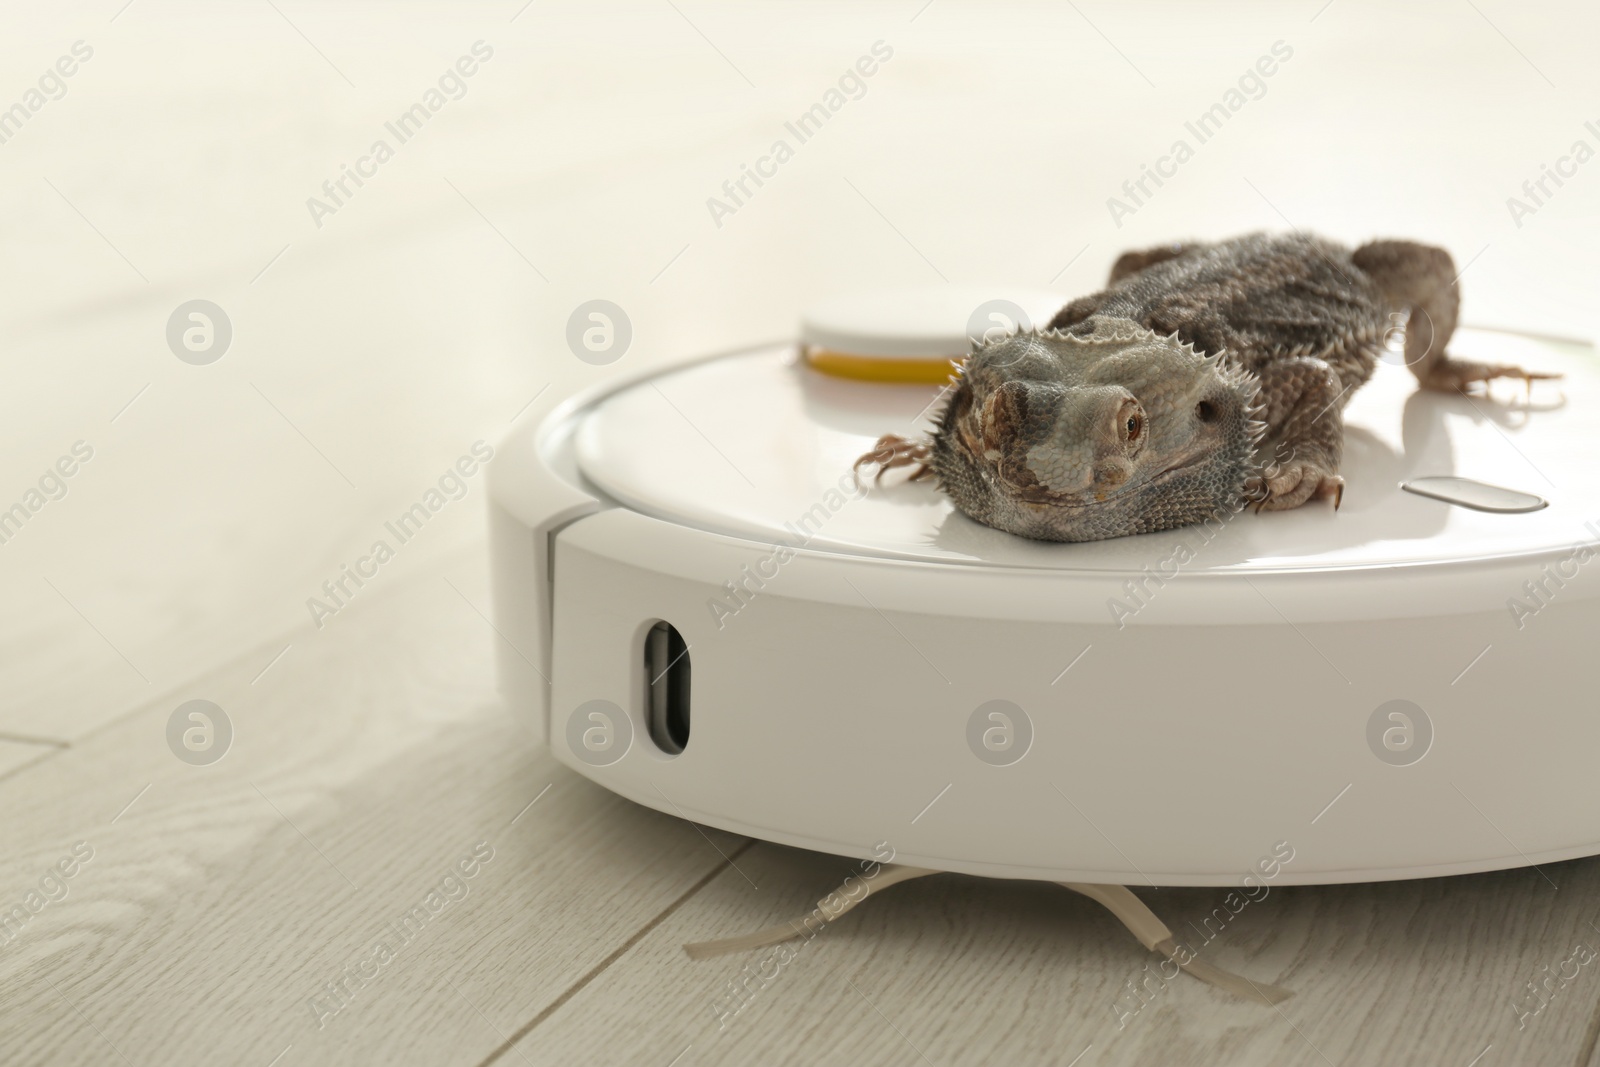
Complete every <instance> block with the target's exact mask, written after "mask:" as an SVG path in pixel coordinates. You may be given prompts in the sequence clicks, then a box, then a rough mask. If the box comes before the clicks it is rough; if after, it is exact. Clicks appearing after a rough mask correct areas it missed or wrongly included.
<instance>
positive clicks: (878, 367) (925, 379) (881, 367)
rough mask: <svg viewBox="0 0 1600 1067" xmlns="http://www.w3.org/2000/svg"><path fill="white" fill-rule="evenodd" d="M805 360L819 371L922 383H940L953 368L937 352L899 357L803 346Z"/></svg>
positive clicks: (864, 377)
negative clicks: (923, 355)
mask: <svg viewBox="0 0 1600 1067" xmlns="http://www.w3.org/2000/svg"><path fill="white" fill-rule="evenodd" d="M806 362H807V363H809V364H811V366H812V367H813V368H815V369H816V370H819V371H821V372H822V373H823V374H831V375H833V376H834V377H836V378H854V379H856V380H857V381H864V382H897V383H907V382H915V383H923V384H930V385H942V384H944V383H945V382H946V381H948V380H949V378H950V375H951V373H952V371H953V370H954V368H953V367H952V366H951V362H952V361H951V360H950V359H948V358H945V357H941V356H930V357H927V358H920V357H913V358H910V359H901V358H898V357H892V356H855V355H850V354H849V353H847V352H834V351H831V350H829V349H826V348H808V349H806Z"/></svg>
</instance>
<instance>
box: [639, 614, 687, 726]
mask: <svg viewBox="0 0 1600 1067" xmlns="http://www.w3.org/2000/svg"><path fill="white" fill-rule="evenodd" d="M644 679H645V708H646V714H645V719H646V721H647V722H648V723H649V725H650V740H651V741H654V742H655V746H656V747H657V748H659V749H660V750H661V751H663V752H665V753H666V754H667V755H669V756H676V755H677V754H678V753H680V752H682V751H683V750H684V749H685V748H686V747H687V746H688V744H689V647H688V645H686V644H685V643H684V640H683V635H682V634H680V633H678V630H677V627H675V626H673V625H672V624H671V623H669V622H658V623H656V624H655V625H654V626H652V627H650V629H649V630H648V631H646V632H645V635H644Z"/></svg>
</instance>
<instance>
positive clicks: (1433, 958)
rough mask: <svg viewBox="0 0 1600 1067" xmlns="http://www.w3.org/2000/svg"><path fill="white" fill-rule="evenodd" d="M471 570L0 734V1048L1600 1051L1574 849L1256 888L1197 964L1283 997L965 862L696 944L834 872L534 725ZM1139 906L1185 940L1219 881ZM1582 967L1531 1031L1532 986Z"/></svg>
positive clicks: (365, 1054)
mask: <svg viewBox="0 0 1600 1067" xmlns="http://www.w3.org/2000/svg"><path fill="white" fill-rule="evenodd" d="M486 586H487V581H486V577H485V564H484V561H483V559H482V556H481V553H477V552H472V553H468V554H466V555H458V556H456V557H454V558H452V559H451V560H450V561H449V562H448V563H446V564H445V565H442V566H438V567H434V568H432V569H431V570H428V571H427V572H426V573H419V574H417V575H415V576H413V577H411V578H409V579H408V580H407V581H405V582H403V583H400V584H397V585H396V586H394V587H392V588H391V589H390V590H388V591H387V592H386V593H385V594H383V595H382V596H381V597H378V598H375V599H374V600H372V601H371V602H369V603H367V604H364V605H357V606H355V607H353V608H352V610H351V611H350V612H348V613H347V614H341V616H340V619H339V623H340V625H339V626H337V627H331V626H330V627H329V628H328V629H327V630H325V631H324V632H322V633H321V634H319V635H318V636H317V637H316V638H315V639H313V640H307V641H304V642H303V643H302V644H301V645H300V646H297V652H299V653H300V654H298V655H296V656H295V657H293V658H292V659H290V658H286V659H285V660H284V662H282V663H280V664H278V665H277V666H276V667H275V668H274V669H273V671H271V672H270V673H268V674H266V675H265V676H262V677H260V678H259V680H258V681H256V682H255V683H254V684H252V681H251V679H252V678H254V677H256V676H257V675H258V674H259V672H260V665H261V664H262V663H263V662H265V659H266V658H268V657H270V655H271V654H272V652H273V651H274V650H275V649H276V648H277V647H279V646H276V645H271V644H269V645H267V646H263V648H261V649H258V650H255V651H253V652H252V653H250V654H248V655H246V656H243V657H241V658H240V659H239V660H238V661H237V662H235V663H233V664H231V665H230V666H227V667H225V668H223V669H221V670H219V671H217V672H216V673H214V674H212V675H211V676H209V677H206V678H203V679H199V680H197V681H196V682H195V683H194V684H193V685H192V686H190V687H187V688H186V689H185V690H184V691H182V692H179V693H175V694H171V695H169V696H168V697H166V698H163V699H161V700H158V701H155V702H152V703H150V704H147V705H146V706H144V707H142V708H140V709H138V710H137V711H136V712H134V713H132V714H128V715H125V716H123V717H121V718H119V719H117V720H115V721H113V722H111V723H109V724H108V725H106V726H104V727H103V728H101V729H99V730H97V731H95V732H92V733H91V734H89V735H87V736H85V737H83V738H81V739H79V740H77V741H75V742H74V743H73V744H72V745H71V746H70V747H65V746H60V747H57V746H42V745H34V744H24V743H21V742H5V743H4V744H3V745H0V755H4V756H5V758H6V759H7V760H8V761H9V763H8V764H6V765H4V766H0V773H3V777H0V812H3V813H4V819H3V826H0V841H3V846H4V847H3V850H0V893H3V896H0V902H3V904H4V906H5V908H6V909H8V910H9V909H10V908H11V906H12V905H14V904H23V905H24V907H26V906H27V904H26V902H27V898H28V894H29V893H30V892H31V891H36V890H37V891H39V892H40V894H41V896H40V897H36V898H34V900H35V902H36V903H37V902H38V901H40V900H44V901H46V902H45V903H44V904H43V906H42V908H40V910H39V911H38V912H37V913H36V914H33V913H30V914H29V915H28V918H27V920H26V922H24V923H21V924H14V926H13V929H12V930H11V931H10V933H11V934H12V935H13V936H11V938H10V940H9V941H8V942H6V943H3V944H0V1004H3V1005H4V1013H5V1025H4V1027H3V1028H0V1063H5V1064H7V1065H12V1064H16V1065H23V1064H51V1065H54V1064H79V1063H95V1064H99V1063H106V1064H119V1063H127V1064H139V1065H142V1064H147V1063H148V1064H190V1063H195V1064H201V1063H205V1064H211V1063H239V1064H256V1065H260V1067H268V1065H275V1067H300V1065H305V1064H316V1063H327V1064H348V1063H392V1064H459V1065H464V1067H479V1065H487V1064H491V1063H504V1064H511V1063H527V1064H545V1063H550V1064H565V1063H575V1062H594V1063H627V1064H659V1065H662V1067H666V1065H668V1064H678V1065H680V1067H686V1065H690V1064H712V1063H796V1064H800V1063H905V1064H916V1063H929V1064H959V1063H991V1062H1004V1063H1019V1064H1027V1063H1041V1064H1043V1063H1052V1064H1065V1063H1073V1062H1076V1063H1079V1064H1081V1065H1083V1067H1093V1065H1096V1064H1143V1063H1157V1062H1160V1063H1172V1064H1197V1065H1198V1064H1273V1065H1280V1064H1308V1065H1311V1064H1357V1063H1362V1064H1366V1063H1408V1064H1441V1065H1443V1064H1457V1065H1461V1067H1467V1065H1469V1064H1479V1065H1482V1067H1491V1065H1495V1064H1512V1063H1538V1064H1560V1065H1567V1064H1572V1065H1584V1064H1590V1063H1592V1062H1594V1059H1595V1039H1596V1027H1597V1026H1600V1012H1597V1008H1600V980H1597V979H1596V975H1595V972H1596V970H1600V968H1596V967H1593V966H1583V967H1576V965H1574V964H1567V965H1566V966H1565V967H1563V961H1564V960H1566V959H1568V958H1570V957H1571V955H1572V950H1573V947H1574V946H1575V945H1577V944H1580V943H1581V944H1583V945H1585V946H1594V945H1597V944H1600V929H1597V927H1596V925H1595V923H1596V921H1597V920H1600V909H1597V908H1596V907H1595V904H1596V901H1597V900H1600V862H1595V861H1581V862H1573V863H1567V864H1561V865H1558V866H1555V867H1551V868H1547V869H1546V870H1545V874H1547V875H1548V876H1549V879H1550V880H1549V881H1546V879H1545V878H1544V877H1543V876H1542V875H1541V874H1539V873H1538V872H1535V871H1532V870H1525V871H1511V872H1504V873H1498V874H1489V875H1482V876H1477V877H1467V878H1454V879H1439V880H1431V881H1421V882H1410V883H1398V884H1387V885H1357V886H1345V887H1335V888H1278V889H1274V890H1273V891H1272V892H1271V894H1270V895H1269V896H1268V897H1267V898H1265V899H1263V900H1261V901H1259V902H1257V903H1254V904H1252V905H1250V906H1249V907H1248V908H1247V910H1246V911H1244V912H1242V913H1241V914H1240V915H1239V916H1238V918H1237V919H1235V920H1234V921H1233V922H1232V923H1231V924H1230V925H1229V926H1228V927H1227V928H1226V929H1225V931H1224V932H1223V933H1222V934H1221V935H1219V936H1218V937H1217V939H1216V941H1214V942H1213V943H1212V946H1211V948H1210V949H1209V952H1210V953H1211V958H1212V959H1213V960H1214V961H1215V962H1217V963H1218V964H1220V965H1222V966H1226V967H1230V968H1233V969H1236V970H1238V971H1241V972H1243V973H1245V974H1247V975H1249V976H1251V977H1253V978H1255V979H1257V980H1262V981H1270V982H1273V983H1277V984H1279V985H1282V986H1286V987H1288V988H1290V989H1292V990H1294V991H1295V993H1296V996H1295V997H1294V998H1292V999H1291V1000H1289V1001H1288V1002H1286V1003H1285V1004H1283V1005H1282V1006H1280V1007H1279V1008H1268V1007H1262V1006H1258V1005H1254V1004H1247V1003H1242V1002H1240V1001H1238V1000H1235V999H1232V998H1230V997H1228V996H1227V995H1225V994H1223V993H1220V992H1218V991H1216V990H1214V989H1211V988H1209V987H1206V986H1203V985H1201V984H1199V983H1198V982H1195V981H1194V980H1192V979H1189V978H1187V977H1180V978H1179V979H1177V980H1175V981H1172V982H1170V983H1168V982H1162V981H1161V980H1160V978H1159V977H1152V976H1154V975H1155V974H1156V972H1155V968H1154V966H1153V964H1154V962H1155V957H1152V956H1150V955H1149V954H1147V953H1146V952H1145V951H1144V950H1143V949H1142V948H1140V947H1139V945H1138V944H1137V943H1136V942H1134V941H1133V939H1132V938H1131V937H1129V936H1128V935H1127V933H1126V932H1125V931H1123V930H1122V928H1121V927H1120V926H1119V925H1118V924H1117V923H1116V922H1115V921H1114V920H1112V919H1111V917H1110V916H1109V915H1108V914H1107V913H1105V912H1103V911H1102V910H1100V909H1099V908H1098V906H1096V905H1094V904H1093V903H1091V902H1090V901H1088V900H1086V899H1083V898H1080V897H1078V896H1076V895H1074V894H1071V893H1068V892H1067V891H1065V890H1062V889H1059V888H1057V887H1053V886H1049V885H1040V884H1031V883H1019V882H991V881H985V880H982V879H976V878H967V877H958V876H952V875H942V876H938V877H934V878H929V879H925V880H921V881H915V882H911V883H908V884H906V885H902V886H897V887H894V888H892V889H889V890H887V891H885V892H884V894H883V895H882V896H881V897H875V898H874V899H872V900H870V901H869V902H868V903H867V904H866V905H865V906H863V907H862V908H860V909H858V910H857V911H856V912H854V913H852V914H851V915H849V916H847V917H845V918H842V919H841V920H839V921H838V922H837V923H836V924H834V925H833V926H831V927H829V928H827V929H826V930H825V931H824V932H823V933H821V934H819V935H818V936H817V937H816V938H815V939H814V940H812V941H810V942H807V943H805V944H803V945H802V946H800V947H799V949H798V951H797V953H796V954H795V956H794V957H793V959H791V960H788V961H787V962H786V963H785V965H783V966H781V967H775V966H774V965H772V964H771V963H767V964H763V963H762V957H763V954H762V953H761V952H759V951H758V952H755V953H751V954H749V955H745V956H728V957H722V958H716V959H711V960H703V961H698V962H697V961H691V960H690V959H688V958H687V957H686V956H685V955H684V953H683V951H682V949H681V945H682V943H683V942H685V941H691V940H699V939H705V938H711V937H720V936H727V935H730V934H734V933H740V932H744V931H745V930H747V929H750V928H753V927H756V926H761V925H765V924H767V923H770V922H774V921H778V920H781V919H785V918H790V917H793V916H796V915H799V914H802V913H804V912H805V911H807V910H808V909H809V907H810V906H811V904H812V902H814V901H815V899H816V898H817V897H818V896H820V895H821V894H823V893H824V892H826V891H828V890H829V889H831V888H832V887H833V885H834V884H835V883H836V882H837V881H838V880H839V879H841V878H842V876H843V875H844V874H845V873H847V872H848V868H849V864H848V863H847V862H846V861H844V860H841V859H838V858H836V857H830V856H822V855H817V854H813V853H806V852H801V851H797V850H794V849H788V848H781V847H777V846H773V845H770V844H766V843H760V842H752V841H747V840H743V839H740V838H736V837H733V836H731V835H728V834H724V833H721V832H719V831H715V830H710V829H706V828H701V827H697V826H694V825H692V824H690V823H686V822H683V821H681V820H679V819H675V818H672V817H669V816H666V815H662V814H660V813H657V812H654V811H650V810H647V809H644V808H640V807H637V806H635V805H633V804H631V803H629V802H626V801H623V800H620V799H618V798H616V797H614V796H612V795H611V794H609V793H607V792H605V791H604V790H601V789H599V788H598V787H596V786H594V785H592V784H591V783H589V782H588V781H587V780H585V779H583V778H581V777H579V776H577V775H575V774H573V773H571V772H569V771H567V770H566V769H565V768H563V767H561V766H560V765H558V764H556V763H555V762H554V761H553V760H552V759H551V758H550V756H549V755H548V754H547V753H546V752H544V751H543V750H542V749H539V748H537V747H535V746H534V745H532V744H531V743H529V742H527V741H526V739H525V738H523V737H522V736H521V735H520V734H518V733H517V732H516V731H515V729H514V728H513V726H512V725H511V723H510V721H509V718H508V716H507V715H506V714H505V710H504V709H503V708H502V707H501V706H500V705H499V703H498V702H497V699H496V697H495V694H494V693H493V690H492V678H493V671H492V658H493V653H494V648H493V642H494V641H495V640H496V638H495V637H494V634H493V633H492V631H491V630H490V629H489V628H488V627H487V626H486V625H485V623H484V621H483V619H482V618H480V617H479V616H478V614H477V613H476V612H475V611H474V610H473V604H474V603H476V604H486V603H487V596H488V591H487V587H486ZM452 587H453V588H452ZM463 600H466V601H468V602H467V603H464V602H463ZM195 697H203V698H205V699H209V700H213V701H215V702H216V703H217V704H219V705H220V706H221V707H223V708H224V709H225V711H226V712H227V713H228V715H229V718H230V720H231V722H232V724H233V729H234V737H233V740H232V743H231V748H230V749H229V751H228V752H227V754H226V756H225V757H224V758H222V759H221V760H220V761H218V762H216V763H214V764H212V765H209V766H191V765H188V764H186V763H184V762H180V761H179V760H178V759H177V758H175V756H174V755H173V753H172V751H171V750H170V749H169V747H168V743H167V740H166V729H167V722H168V718H169V716H170V715H171V712H172V710H173V708H174V707H175V706H176V705H177V703H179V702H180V701H182V700H186V699H190V698H195ZM6 768H9V769H6ZM75 849H76V850H77V851H76V853H75V851H74V850H75ZM85 854H88V855H89V857H90V858H88V859H87V860H86V861H82V862H77V863H73V862H70V861H72V860H73V859H74V858H76V859H79V860H81V859H82V856H83V855H85ZM63 860H68V861H69V863H68V866H69V867H71V868H72V869H73V872H74V873H73V875H72V877H70V878H50V877H48V876H49V875H50V872H51V871H52V870H56V869H57V865H58V864H59V863H60V862H61V861H63ZM463 860H465V861H466V866H465V868H463V867H460V866H458V864H460V863H461V862H462V861H463ZM464 870H465V871H470V876H468V875H467V874H465V873H463V871H464ZM1552 883H1553V884H1552ZM63 890H64V895H62V893H63ZM430 894H437V895H436V896H434V897H432V899H431V900H430ZM1142 895H1143V896H1144V897H1145V899H1146V900H1147V901H1148V902H1149V903H1151V904H1152V906H1154V907H1155V908H1157V909H1158V911H1159V912H1160V913H1161V914H1162V915H1163V916H1164V917H1165V918H1166V920H1167V922H1168V923H1169V925H1171V926H1173V927H1174V928H1179V929H1181V928H1183V926H1184V924H1185V923H1187V922H1189V921H1191V920H1194V921H1198V920H1199V918H1200V917H1201V916H1203V915H1204V914H1205V913H1206V912H1207V911H1209V910H1210V909H1211V908H1212V907H1214V906H1215V905H1216V904H1217V903H1219V899H1220V891H1217V890H1205V889H1187V890H1178V889H1165V890H1159V891H1144V892H1143V894H1142ZM51 897H57V898H59V899H50V898H51ZM414 906H415V907H417V908H419V909H420V911H419V912H417V913H413V912H412V910H411V909H413V907H414ZM408 914H420V915H421V916H422V918H420V919H418V918H413V919H412V920H411V922H410V925H409V926H402V925H401V922H402V920H403V919H404V918H405V917H406V916H407V915H408ZM0 940H3V939H0ZM379 942H384V943H385V944H386V946H387V948H388V950H389V951H388V952H387V953H386V954H384V955H382V956H379V955H377V954H375V951H374V949H375V946H376V945H377V944H378V943H379ZM1147 965H1149V968H1148V969H1146V968H1147ZM1574 969H1576V970H1577V972H1578V973H1577V974H1576V976H1575V977H1571V978H1570V979H1569V980H1566V981H1564V982H1563V981H1560V980H1559V979H1552V983H1553V984H1554V985H1555V986H1556V987H1557V989H1558V992H1557V993H1556V994H1555V995H1554V996H1553V997H1551V996H1549V995H1548V994H1546V996H1545V998H1544V999H1545V1000H1547V1001H1548V1003H1547V1005H1546V1006H1545V1007H1543V1008H1542V1009H1541V1010H1540V1011H1538V1013H1537V1014H1532V1015H1527V1016H1525V1017H1524V1018H1523V1019H1521V1020H1520V1022H1521V1024H1522V1025H1521V1027H1520V1028H1519V1025H1518V1024H1519V1019H1518V1017H1517V1013H1516V1010H1515V1009H1514V1007H1513V1004H1514V1003H1515V1002H1518V1001H1523V1000H1525V999H1526V983H1529V982H1537V981H1539V980H1540V979H1542V978H1544V977H1546V976H1550V975H1555V974H1557V973H1558V972H1571V971H1572V970H1574ZM1129 983H1133V984H1140V983H1142V985H1143V989H1144V991H1145V992H1144V994H1143V997H1142V998H1138V997H1136V996H1135V995H1134V993H1132V992H1131V986H1130V984H1129ZM333 989H339V990H340V992H339V993H338V994H335V993H334V992H331V991H330V990H333ZM735 990H742V992H738V993H735V992H734V991H735ZM1526 1003H1527V1005H1529V1006H1531V1005H1533V1004H1536V1003H1538V1002H1537V1001H1533V1000H1526ZM1074 1057H1081V1058H1079V1059H1077V1060H1074Z"/></svg>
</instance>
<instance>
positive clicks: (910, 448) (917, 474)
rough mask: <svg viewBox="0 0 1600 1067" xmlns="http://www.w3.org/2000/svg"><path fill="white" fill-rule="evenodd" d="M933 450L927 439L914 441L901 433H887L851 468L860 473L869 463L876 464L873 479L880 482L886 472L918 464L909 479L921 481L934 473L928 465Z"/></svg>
mask: <svg viewBox="0 0 1600 1067" xmlns="http://www.w3.org/2000/svg"><path fill="white" fill-rule="evenodd" d="M931 452H932V446H931V445H929V443H928V442H926V441H913V440H911V439H909V438H906V437H901V436H900V435H899V434H894V433H886V434H884V435H883V436H882V437H880V438H878V441H877V443H876V444H874V445H873V446H872V450H871V451H870V452H867V453H865V454H864V455H862V457H861V458H860V459H858V460H856V462H855V465H854V466H853V467H852V468H851V469H852V470H854V471H855V472H856V474H857V475H859V474H860V473H861V468H862V467H864V466H867V465H869V464H870V465H872V466H875V467H877V468H878V473H877V474H876V475H875V476H874V477H873V479H872V480H873V481H874V482H880V481H882V480H883V475H884V472H886V471H890V470H893V469H894V468H896V467H909V466H911V465H912V464H916V467H917V469H916V470H914V471H912V472H911V477H910V479H908V480H909V481H913V482H919V481H921V480H922V479H924V478H927V477H929V476H930V475H932V474H933V469H932V468H931V467H929V466H928V456H929V454H930V453H931Z"/></svg>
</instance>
